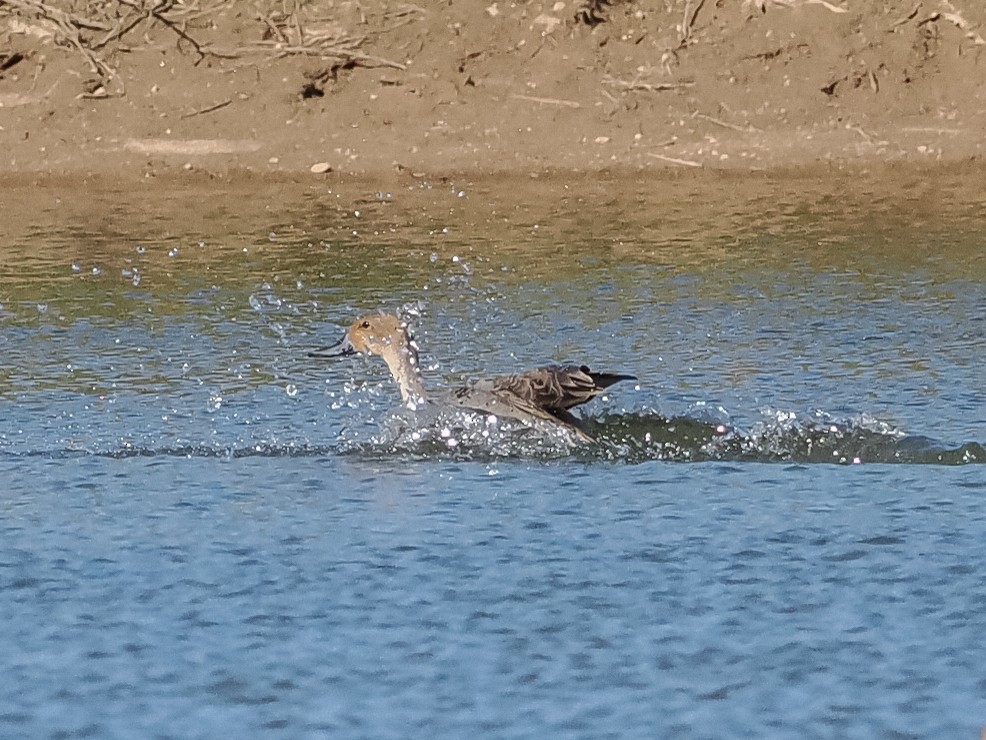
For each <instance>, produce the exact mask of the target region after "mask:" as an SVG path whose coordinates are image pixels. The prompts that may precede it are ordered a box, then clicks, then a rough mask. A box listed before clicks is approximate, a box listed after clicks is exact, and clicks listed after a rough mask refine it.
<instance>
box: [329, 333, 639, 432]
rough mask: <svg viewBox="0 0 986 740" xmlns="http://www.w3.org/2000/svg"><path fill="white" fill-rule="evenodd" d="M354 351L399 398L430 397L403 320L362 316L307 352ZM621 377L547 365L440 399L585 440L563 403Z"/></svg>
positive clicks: (580, 399) (582, 399)
mask: <svg viewBox="0 0 986 740" xmlns="http://www.w3.org/2000/svg"><path fill="white" fill-rule="evenodd" d="M354 353H364V354H371V355H379V356H380V357H382V358H383V359H384V361H385V362H386V363H387V366H388V367H389V368H390V373H391V375H393V377H394V380H395V381H396V382H397V386H398V388H400V391H401V398H402V399H403V400H404V401H405V402H408V403H411V404H417V403H421V402H425V401H428V400H429V399H430V397H429V396H428V394H426V392H425V388H424V384H423V383H422V381H421V371H420V365H419V363H418V353H417V347H416V345H415V344H414V341H413V340H412V339H411V335H410V334H409V332H408V330H407V325H406V324H405V323H403V322H402V321H401V320H400V319H399V318H397V317H396V316H393V315H390V314H375V315H372V316H362V317H360V318H359V319H357V320H356V321H355V322H353V324H352V325H351V326H350V327H349V330H348V331H347V332H346V334H345V336H343V338H342V339H341V340H340V341H338V342H337V343H336V344H334V345H331V346H329V347H323V348H322V349H320V350H316V351H314V352H311V353H310V355H311V356H313V357H335V356H340V355H349V354H354ZM621 380H635V378H634V376H633V375H623V374H619V373H596V372H592V371H591V370H590V369H589V368H588V367H586V366H585V365H549V366H546V367H539V368H537V369H535V370H529V371H527V372H523V373H517V374H515V375H499V376H497V377H494V378H489V379H486V380H478V381H475V382H473V383H470V384H468V385H465V386H463V387H461V388H458V389H456V390H454V391H452V392H451V393H450V394H449V395H448V396H447V398H442V397H440V399H441V400H444V401H446V402H447V403H449V404H450V405H452V406H458V407H460V408H465V409H469V410H472V411H481V412H483V413H488V414H493V415H496V416H501V417H507V418H511V419H520V420H534V419H540V420H542V421H548V422H551V423H554V424H559V425H561V426H563V427H566V428H568V429H570V430H571V431H572V432H573V433H574V434H575V435H576V436H577V437H578V438H580V439H582V440H585V441H591V439H592V438H591V437H589V435H587V434H586V433H585V432H584V431H583V430H582V429H580V428H579V420H578V418H577V417H576V416H574V415H572V414H571V413H569V409H571V408H574V407H576V406H579V405H581V404H583V403H586V402H587V401H591V400H592V399H593V398H595V397H596V396H598V395H599V394H601V393H602V392H603V391H605V390H606V389H607V388H609V386H611V385H613V384H614V383H617V382H619V381H621ZM436 400H438V399H436Z"/></svg>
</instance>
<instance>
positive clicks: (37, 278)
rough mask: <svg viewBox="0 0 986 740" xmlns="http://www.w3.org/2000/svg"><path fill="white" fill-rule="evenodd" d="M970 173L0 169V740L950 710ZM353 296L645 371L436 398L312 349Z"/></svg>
mask: <svg viewBox="0 0 986 740" xmlns="http://www.w3.org/2000/svg"><path fill="white" fill-rule="evenodd" d="M974 190H975V189H974V188H972V187H971V186H967V185H966V184H965V182H964V181H963V179H962V178H959V177H956V178H948V177H945V178H941V179H939V180H935V181H919V180H915V181H914V182H906V181H905V182H903V183H896V184H895V186H894V187H893V188H892V189H890V188H885V187H883V186H882V185H880V183H879V181H877V180H875V179H874V180H873V181H869V180H866V179H865V178H864V179H862V180H859V181H856V182H839V181H837V180H834V179H833V180H828V181H825V182H821V183H817V182H812V181H809V180H796V179H788V180H769V179H766V178H765V179H763V180H760V181H756V180H755V181H752V182H739V181H727V182H721V183H712V182H707V181H703V180H680V181H671V182H663V183H662V182H647V183H632V182H631V183H625V182H624V183H617V182H610V181H601V182H589V181H585V182H582V181H580V182H569V183H561V182H551V181H549V182H543V181H532V182H530V183H516V182H511V183H495V182H493V183H480V184H474V183H469V182H462V183H441V184H439V183H432V184H430V185H429V184H427V183H422V182H414V183H411V182H410V181H409V182H408V183H405V184H404V185H403V186H401V188H400V189H395V188H394V187H393V186H392V185H391V186H390V191H389V192H388V191H384V190H382V189H380V190H379V192H378V189H377V188H375V187H373V186H364V185H344V186H342V187H339V188H337V189H336V190H334V191H330V190H329V189H328V188H325V187H322V188H311V187H302V186H278V187H274V186H268V185H251V186H249V187H244V188H239V187H237V188H227V189H225V190H224V189H223V188H222V187H217V186H212V187H211V189H209V190H206V189H204V188H202V189H196V188H194V187H193V188H192V189H185V190H183V189H178V190H176V191H173V192H170V193H169V194H168V195H165V194H164V193H163V192H162V190H161V189H159V188H158V189H153V190H151V191H149V192H147V193H140V192H128V193H120V192H114V191H112V190H108V189H95V190H93V191H91V192H89V193H87V194H86V195H85V196H84V197H83V196H78V195H72V194H71V193H70V192H69V191H68V190H61V189H59V188H58V187H44V188H40V189H30V190H29V189H8V190H7V191H5V193H4V194H3V195H2V196H0V201H2V202H0V206H2V210H3V212H4V214H5V221H6V222H7V223H6V229H5V232H4V235H3V236H2V237H0V260H2V261H0V304H2V308H0V328H2V333H0V348H2V353H0V357H2V358H3V359H2V362H0V476H2V480H3V481H4V484H3V485H2V486H0V490H4V491H5V493H3V494H0V625H2V628H3V634H5V635H6V636H7V639H6V640H5V644H6V645H7V648H6V649H5V651H4V652H3V657H0V670H2V675H3V676H4V681H3V682H2V683H0V735H2V736H3V737H11V738H17V737H30V738H36V737H74V736H82V737H85V736H89V737H134V736H156V737H182V738H194V737H202V738H205V737H215V736H216V735H218V734H223V735H229V736H234V735H236V736H251V737H252V736H270V737H292V738H294V737H325V736H333V737H407V736H410V735H415V736H416V735H420V734H425V733H427V734H429V735H432V736H437V737H448V738H459V737H462V736H463V735H465V734H467V733H481V734H482V735H484V736H490V737H510V738H517V737H543V736H545V735H548V736H552V737H586V738H598V737H621V738H622V737H648V738H649V737H688V738H696V737H699V738H701V737H709V738H712V737H723V736H730V737H758V738H759V737H768V736H776V737H791V736H795V735H797V736H806V737H929V736H941V737H958V736H975V733H977V732H978V731H979V730H980V728H981V727H982V726H983V725H984V724H986V678H984V673H983V669H982V666H983V665H986V648H984V647H983V645H982V643H983V641H982V634H984V633H986V623H984V622H986V618H984V616H983V615H984V614H986V609H984V605H986V581H984V580H983V578H982V576H981V574H980V573H979V568H978V563H979V562H981V561H982V559H983V556H984V545H983V542H984V541H986V540H984V537H983V533H984V518H986V506H984V503H983V501H984V493H986V477H984V474H983V467H982V465H981V463H982V462H983V460H986V453H984V450H983V447H982V445H983V443H984V442H986V413H984V411H986V409H984V407H986V397H984V394H983V391H982V387H983V382H982V366H983V361H984V354H986V352H984V350H986V338H984V337H986V315H984V312H983V307H984V305H986V300H984V299H986V287H984V286H986V257H984V250H983V249H982V246H981V234H982V233H983V230H984V227H986V222H984V220H983V217H982V215H981V212H980V209H979V207H978V205H977V202H976V198H977V197H978V196H977V194H976V193H975V192H974ZM460 192H463V193H464V194H463V195H462V196H460V195H459V193H460ZM357 212H358V215H357ZM378 308H387V309H392V310H399V311H401V312H402V313H403V314H404V315H405V316H406V317H408V318H409V319H410V320H411V322H412V325H413V327H414V330H415V334H416V337H417V340H418V343H419V344H420V345H421V347H422V359H423V361H424V364H425V371H426V376H427V377H428V379H429V380H430V381H431V382H433V383H434V384H436V385H437V384H439V383H449V384H450V383H455V382H459V381H462V380H465V379H467V378H469V377H474V376H475V375H477V374H479V373H482V372H484V371H494V372H499V371H503V372H508V371H513V370H517V369H523V368H526V367H531V366H534V365H537V364H539V363H543V362H559V361H578V362H588V363H589V364H591V365H592V366H593V367H594V368H596V369H605V370H617V371H625V372H632V373H633V374H635V375H637V376H638V378H639V380H638V381H637V382H636V383H632V382H631V383H621V384H618V385H616V386H614V387H613V388H612V389H611V391H610V393H609V394H608V396H607V397H606V398H605V399H599V400H597V401H594V402H593V403H592V404H591V405H590V406H589V407H587V409H586V414H587V417H588V418H587V422H586V425H587V429H589V430H590V431H591V432H592V433H593V435H594V436H596V437H597V438H598V439H599V444H598V445H596V446H593V447H589V448H582V447H572V446H571V445H570V444H569V443H568V442H567V441H566V440H565V439H561V438H559V437H557V436H554V435H552V434H541V433H538V432H537V430H530V429H527V428H524V427H523V426H517V425H510V424H503V425H501V426H498V427H496V428H493V429H492V430H491V429H490V428H489V427H488V426H487V425H486V424H485V423H476V420H475V419H472V418H459V417H455V418H447V417H443V418H439V419H431V418H424V417H421V416H420V415H417V414H413V413H410V412H408V411H406V410H401V409H398V408H396V406H397V403H396V394H395V391H394V389H393V388H392V387H391V385H390V384H389V380H388V378H387V377H386V370H385V368H384V367H383V365H382V363H380V362H378V361H373V360H364V359H359V358H355V359H350V360H348V361H346V360H342V361H337V362H316V361H313V360H311V359H310V358H308V357H307V356H306V354H305V353H306V352H307V351H308V349H309V348H311V347H314V346H318V345H323V344H326V343H328V342H331V341H333V340H334V339H336V338H337V337H338V335H339V334H340V333H341V330H342V327H343V326H344V325H345V324H347V323H348V322H349V321H350V320H352V318H353V317H354V316H355V315H356V314H357V313H358V312H360V311H365V310H375V309H378ZM480 421H481V422H485V420H480ZM408 430H414V431H415V432H417V438H413V437H412V436H411V435H409V434H408ZM450 439H452V440H454V441H455V444H454V445H450V444H449V440H450Z"/></svg>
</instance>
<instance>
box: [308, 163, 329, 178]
mask: <svg viewBox="0 0 986 740" xmlns="http://www.w3.org/2000/svg"><path fill="white" fill-rule="evenodd" d="M331 171H332V165H330V164H329V163H328V162H316V163H315V164H313V165H312V166H311V172H312V174H313V175H324V174H325V173H326V172H331Z"/></svg>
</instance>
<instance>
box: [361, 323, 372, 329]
mask: <svg viewBox="0 0 986 740" xmlns="http://www.w3.org/2000/svg"><path fill="white" fill-rule="evenodd" d="M360 326H361V327H363V328H364V329H369V328H370V322H369V321H364V322H363V323H362V324H360Z"/></svg>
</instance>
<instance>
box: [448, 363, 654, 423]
mask: <svg viewBox="0 0 986 740" xmlns="http://www.w3.org/2000/svg"><path fill="white" fill-rule="evenodd" d="M633 379H634V376H632V375H623V374H619V373H596V372H592V371H591V370H590V369H589V368H588V367H586V366H585V365H549V366H546V367H539V368H537V369H535V370H529V371H527V372H523V373H517V374H515V375H499V376H497V377H495V378H489V379H487V380H479V381H477V382H475V383H472V384H470V385H467V386H465V387H463V388H460V389H459V390H457V391H455V393H454V394H453V395H454V399H455V403H456V404H457V405H459V406H462V407H463V408H469V409H474V410H477V411H488V412H490V413H493V414H498V415H500V416H509V417H512V418H519V419H524V418H534V419H549V420H554V421H562V422H564V423H567V424H568V423H572V421H573V417H572V416H571V414H569V413H567V411H568V409H570V408H574V407H575V406H578V405H580V404H583V403H585V402H587V401H591V400H592V399H593V398H595V397H596V396H598V395H599V394H600V393H602V392H603V391H604V390H606V389H607V388H609V386H611V385H613V384H614V383H617V382H619V381H621V380H633Z"/></svg>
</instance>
